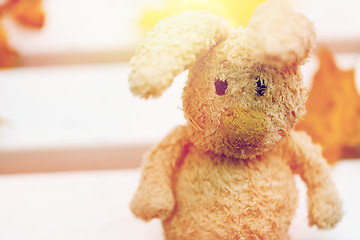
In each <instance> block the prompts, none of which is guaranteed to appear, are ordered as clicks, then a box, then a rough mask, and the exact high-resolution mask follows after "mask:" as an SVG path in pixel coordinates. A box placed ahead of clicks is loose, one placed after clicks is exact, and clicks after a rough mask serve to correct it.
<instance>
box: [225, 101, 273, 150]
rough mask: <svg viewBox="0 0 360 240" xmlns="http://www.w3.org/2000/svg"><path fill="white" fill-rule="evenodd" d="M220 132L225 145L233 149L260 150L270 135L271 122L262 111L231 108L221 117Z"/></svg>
mask: <svg viewBox="0 0 360 240" xmlns="http://www.w3.org/2000/svg"><path fill="white" fill-rule="evenodd" d="M220 131H221V133H222V135H223V137H224V143H225V144H228V145H230V147H231V148H235V149H238V150H241V149H244V148H259V147H261V146H262V145H263V144H264V143H265V142H266V139H267V138H266V137H267V136H268V135H269V122H268V121H267V117H266V115H265V113H263V112H262V111H260V110H257V109H247V108H244V107H236V108H230V109H227V110H226V111H225V112H224V113H223V115H222V117H221V125H220Z"/></svg>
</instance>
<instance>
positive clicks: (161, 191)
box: [130, 126, 188, 221]
mask: <svg viewBox="0 0 360 240" xmlns="http://www.w3.org/2000/svg"><path fill="white" fill-rule="evenodd" d="M187 144H188V141H187V138H186V127H184V126H181V127H177V128H175V129H174V130H173V131H172V132H171V133H170V134H169V135H168V136H167V137H165V138H164V139H163V140H162V141H161V142H160V143H159V144H158V145H157V146H156V147H155V148H154V149H153V150H152V151H151V152H150V153H149V154H148V155H147V157H146V159H145V162H144V165H143V169H142V176H141V181H140V185H139V188H138V190H137V192H136V194H135V196H134V197H133V199H132V201H131V203H130V207H131V210H132V212H133V213H134V214H135V215H136V216H137V217H139V218H141V219H143V220H145V221H149V220H151V219H152V218H160V219H165V218H167V217H168V216H169V215H170V214H171V213H172V211H173V209H174V205H175V199H174V195H173V190H172V178H173V172H174V170H175V169H176V168H177V167H178V165H179V164H180V162H181V159H183V158H184V157H185V155H186V146H187Z"/></svg>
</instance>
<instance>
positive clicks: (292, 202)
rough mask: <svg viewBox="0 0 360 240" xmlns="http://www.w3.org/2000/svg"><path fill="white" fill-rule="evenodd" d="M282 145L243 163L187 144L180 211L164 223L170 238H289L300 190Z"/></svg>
mask: <svg viewBox="0 0 360 240" xmlns="http://www.w3.org/2000/svg"><path fill="white" fill-rule="evenodd" d="M183 130H185V129H183ZM284 144H285V143H281V144H279V146H277V147H276V149H274V150H272V151H268V152H267V153H266V154H263V155H262V156H259V157H258V158H256V159H251V160H250V159H243V160H239V159H237V158H233V157H226V156H222V155H217V154H214V153H212V152H206V151H203V150H200V149H198V148H197V147H195V146H194V145H193V144H192V143H191V142H189V143H188V145H187V151H186V154H185V156H183V160H182V162H181V164H179V168H178V169H177V170H176V171H175V172H174V175H175V176H176V177H175V179H174V187H173V190H174V196H176V199H175V202H176V207H175V210H174V212H173V213H172V214H171V215H170V217H169V218H167V219H165V220H164V221H163V226H164V229H165V235H166V239H229V240H230V239H234V240H235V239H274V240H275V239H276V240H279V239H286V238H287V230H288V227H289V225H290V222H291V219H292V217H293V215H294V213H295V209H296V205H297V204H296V200H297V191H296V186H295V183H294V179H293V173H292V170H291V168H290V161H289V156H288V154H286V153H285V152H284V151H283V149H282V148H283V147H284V146H282V145H284ZM285 145H286V144H285Z"/></svg>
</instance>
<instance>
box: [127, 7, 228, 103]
mask: <svg viewBox="0 0 360 240" xmlns="http://www.w3.org/2000/svg"><path fill="white" fill-rule="evenodd" d="M229 31H230V26H229V24H228V23H227V22H225V20H223V19H222V18H220V17H217V16H215V15H213V14H210V13H208V12H206V11H190V10H189V11H185V12H182V13H180V14H177V15H173V16H172V17H170V18H167V19H164V20H162V21H161V22H160V23H158V24H157V25H155V27H154V28H152V29H151V30H150V31H149V32H148V34H147V36H146V37H145V39H144V40H143V42H142V43H141V44H140V45H139V47H138V49H137V50H136V53H135V56H134V57H133V58H132V59H131V67H132V71H131V73H130V77H129V84H130V88H131V91H132V92H133V93H134V94H136V95H139V96H141V97H143V98H148V97H150V96H152V97H158V96H160V95H161V94H162V92H163V91H164V90H165V89H166V88H167V87H169V86H170V84H171V83H172V81H173V78H174V77H175V76H176V75H178V74H179V73H181V72H183V71H184V70H185V69H186V68H187V67H188V66H189V65H190V64H191V63H193V62H194V61H195V60H196V56H197V54H199V53H200V52H202V51H203V50H208V49H210V48H211V47H212V46H214V45H215V44H216V43H218V42H220V41H223V40H225V39H226V37H227V36H228V34H229Z"/></svg>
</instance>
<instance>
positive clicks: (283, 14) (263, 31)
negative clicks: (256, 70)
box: [246, 0, 316, 66]
mask: <svg viewBox="0 0 360 240" xmlns="http://www.w3.org/2000/svg"><path fill="white" fill-rule="evenodd" d="M246 31H247V34H248V41H249V42H248V44H249V46H250V48H251V49H252V50H253V52H254V54H255V56H256V57H258V58H260V59H261V61H265V62H267V63H271V64H276V65H285V66H286V65H292V64H303V63H305V59H306V58H307V57H308V56H309V53H310V52H311V50H312V48H313V47H314V42H315V39H316V35H315V30H314V26H313V24H312V22H311V21H310V20H309V19H308V18H306V17H305V16H304V15H303V14H301V13H298V12H296V11H294V10H293V9H292V8H291V7H290V6H289V5H288V4H287V3H285V2H284V1H282V0H268V1H267V2H265V3H263V4H260V5H259V6H258V7H257V8H256V10H255V13H254V14H253V16H252V17H251V19H250V21H249V25H248V26H247V28H246Z"/></svg>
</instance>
